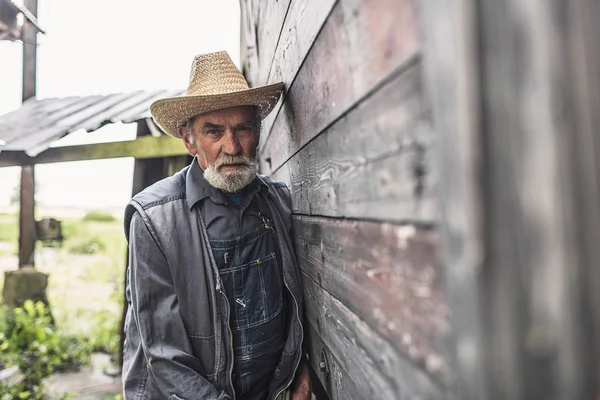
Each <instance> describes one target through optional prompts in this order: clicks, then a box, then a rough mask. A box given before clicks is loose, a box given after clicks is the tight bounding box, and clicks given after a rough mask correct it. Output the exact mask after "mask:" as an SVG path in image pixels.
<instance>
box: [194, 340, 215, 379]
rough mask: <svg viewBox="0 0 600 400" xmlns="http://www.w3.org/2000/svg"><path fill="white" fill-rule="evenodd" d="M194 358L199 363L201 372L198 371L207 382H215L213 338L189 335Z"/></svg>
mask: <svg viewBox="0 0 600 400" xmlns="http://www.w3.org/2000/svg"><path fill="white" fill-rule="evenodd" d="M188 337H189V339H190V343H191V345H192V351H193V353H194V356H195V357H196V358H197V359H198V360H199V361H200V368H201V370H200V371H198V372H199V373H200V374H201V375H202V376H203V377H205V378H206V379H207V380H208V381H209V382H211V383H213V382H214V380H215V376H216V372H215V370H214V369H215V336H214V335H212V336H198V335H189V334H188Z"/></svg>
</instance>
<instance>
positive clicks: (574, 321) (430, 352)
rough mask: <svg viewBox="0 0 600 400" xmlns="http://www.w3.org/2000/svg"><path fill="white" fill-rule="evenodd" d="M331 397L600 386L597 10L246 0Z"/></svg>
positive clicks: (318, 361) (320, 368)
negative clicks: (272, 89)
mask: <svg viewBox="0 0 600 400" xmlns="http://www.w3.org/2000/svg"><path fill="white" fill-rule="evenodd" d="M240 4H241V8H242V13H241V15H242V49H241V50H242V66H243V72H244V74H245V76H246V77H247V79H248V80H249V82H251V85H252V86H257V85H263V84H267V83H273V82H277V81H283V82H284V83H285V87H286V93H285V95H284V97H283V101H282V102H281V103H280V105H279V106H278V108H276V109H275V110H274V112H273V113H272V114H271V115H270V116H269V118H268V119H267V120H265V122H264V124H263V131H262V137H261V144H260V162H261V169H262V172H263V173H266V174H270V175H271V176H273V177H274V178H276V179H279V180H283V181H285V182H286V183H288V184H289V185H290V187H291V189H292V203H293V204H292V206H293V212H294V216H293V221H294V230H295V244H296V252H297V255H298V257H299V264H300V267H301V270H302V273H301V275H302V278H303V284H304V291H305V300H306V325H307V326H306V327H305V328H306V329H305V330H306V331H307V333H308V337H307V341H308V347H309V357H310V361H311V365H312V367H313V371H314V373H315V377H316V378H317V379H318V381H319V382H320V383H321V384H322V386H323V388H324V390H325V392H326V393H327V395H328V396H329V397H330V398H331V399H344V400H347V399H417V398H418V399H444V398H455V399H460V400H482V399H597V398H600V369H599V368H600V367H599V366H600V342H599V341H598V338H600V295H599V294H598V293H600V291H598V290H597V289H596V290H595V286H597V284H598V282H600V261H598V260H600V253H599V251H600V250H599V249H600V246H598V244H597V243H599V241H600V207H599V206H600V188H599V186H598V185H599V183H598V182H600V180H599V179H598V177H599V176H600V168H599V164H598V161H597V160H600V137H599V136H598V126H599V125H600V120H599V118H600V85H599V78H598V77H600V54H599V51H598V47H597V46H596V45H595V43H597V40H598V38H599V37H600V32H599V29H600V28H599V27H598V24H597V23H595V22H594V21H597V20H598V19H599V18H600V7H599V6H598V4H597V2H595V1H592V0H556V1H549V2H548V1H539V0H538V1H536V0H518V1H517V0H428V1H422V2H419V1H417V0H306V1H300V0H279V1H266V2H265V1H257V0H241V2H240Z"/></svg>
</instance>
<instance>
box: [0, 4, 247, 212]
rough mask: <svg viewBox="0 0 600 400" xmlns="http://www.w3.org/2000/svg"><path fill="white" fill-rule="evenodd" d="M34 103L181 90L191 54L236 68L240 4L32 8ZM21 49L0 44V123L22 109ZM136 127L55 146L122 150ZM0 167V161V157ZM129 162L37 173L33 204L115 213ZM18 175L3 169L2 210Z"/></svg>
mask: <svg viewBox="0 0 600 400" xmlns="http://www.w3.org/2000/svg"><path fill="white" fill-rule="evenodd" d="M38 1H39V9H38V11H39V13H38V15H39V22H40V25H41V26H42V28H44V29H45V30H46V32H47V33H46V35H41V34H40V35H39V36H38V41H39V47H38V86H37V97H38V98H47V97H62V96H69V95H89V94H104V93H114V92H123V91H130V90H137V89H162V88H164V89H177V88H185V87H186V86H187V78H188V76H189V69H190V65H191V62H192V60H193V58H194V56H195V55H196V54H200V53H205V52H210V51H217V50H227V51H228V52H229V54H230V55H231V58H232V59H233V61H234V62H235V63H236V64H237V65H238V66H239V47H240V44H239V40H240V28H239V19H240V15H239V3H238V0H218V1H215V0H170V1H169V2H165V1H160V0H86V1H82V0H38ZM21 57H22V45H21V44H20V43H16V42H15V43H12V42H7V41H0V115H1V114H4V113H6V112H9V111H11V110H14V109H16V108H18V107H19V105H20V102H21V74H22V72H21V68H22V60H21ZM134 136H135V125H133V124H131V125H121V124H115V125H108V126H106V127H104V128H102V129H100V130H98V131H96V132H94V133H91V134H90V133H85V132H76V133H73V134H72V135H69V137H67V138H65V139H63V140H61V141H60V142H59V143H58V145H66V144H82V143H91V142H99V141H106V140H128V139H132V138H133V137H134ZM0 157H2V154H1V153H0ZM132 174H133V160H132V159H115V160H99V161H84V162H76V163H61V164H53V165H40V166H37V167H36V181H37V182H38V183H39V188H38V189H39V190H38V191H37V194H36V195H37V197H36V198H37V200H38V202H40V203H42V204H45V205H48V206H81V205H85V206H86V207H91V208H102V207H121V206H124V205H125V204H126V202H127V200H128V199H129V197H130V195H131V179H132ZM18 182H19V168H0V206H1V205H6V204H8V202H9V198H10V194H11V193H12V191H13V188H14V187H15V186H16V185H17V184H18Z"/></svg>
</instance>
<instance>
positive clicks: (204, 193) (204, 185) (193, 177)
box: [185, 157, 269, 210]
mask: <svg viewBox="0 0 600 400" xmlns="http://www.w3.org/2000/svg"><path fill="white" fill-rule="evenodd" d="M268 188H269V187H268V186H267V184H266V182H265V181H264V180H263V179H261V178H260V177H259V176H258V175H257V176H256V178H254V180H253V181H252V182H250V184H249V185H248V186H246V187H245V188H244V194H245V195H254V194H255V193H257V192H258V191H261V192H263V193H264V192H265V191H267V190H268ZM185 195H186V200H187V205H188V207H189V209H190V210H191V209H192V207H194V205H195V204H196V203H198V202H199V201H201V200H204V199H205V198H207V197H208V198H210V200H211V201H212V202H213V203H215V204H225V205H228V204H230V201H229V200H228V199H227V196H226V194H225V193H224V192H222V191H220V190H219V189H216V188H214V187H212V186H211V185H210V184H209V183H208V181H207V180H206V179H204V171H203V170H202V168H200V164H198V159H197V157H194V159H193V161H192V165H191V166H190V168H189V169H188V171H187V174H186V177H185Z"/></svg>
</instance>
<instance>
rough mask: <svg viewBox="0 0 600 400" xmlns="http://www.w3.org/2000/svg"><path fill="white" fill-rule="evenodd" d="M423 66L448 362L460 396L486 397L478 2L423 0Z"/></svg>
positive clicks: (465, 399)
mask: <svg viewBox="0 0 600 400" xmlns="http://www.w3.org/2000/svg"><path fill="white" fill-rule="evenodd" d="M422 5H423V6H422V17H423V18H422V21H423V32H424V33H423V34H424V36H425V41H424V44H425V47H424V57H423V61H424V67H425V68H424V70H425V79H426V82H427V85H426V86H425V87H426V89H427V95H428V97H429V98H430V99H431V106H432V114H433V115H432V117H433V127H434V131H435V135H436V138H437V139H438V141H439V142H438V146H437V147H436V149H437V150H438V154H439V155H438V157H436V159H437V160H438V168H439V171H440V178H439V182H440V185H439V190H438V193H439V199H440V211H441V213H440V214H441V218H440V225H439V226H440V233H441V235H442V237H443V245H442V249H443V252H444V253H443V260H444V277H445V282H446V288H445V293H446V296H447V299H448V303H449V305H450V309H451V318H450V323H451V329H450V331H451V340H449V343H450V344H451V346H450V349H449V353H450V360H449V362H450V369H451V371H452V372H453V381H454V382H455V390H456V392H457V398H458V399H461V400H481V399H486V398H488V397H487V396H488V394H487V384H486V379H487V373H486V370H485V367H484V362H485V352H484V351H483V346H484V344H483V343H484V338H483V336H484V335H485V331H484V328H483V318H484V317H485V311H484V308H483V307H484V306H483V305H482V301H483V293H482V291H483V290H485V287H483V286H482V284H481V277H480V275H481V273H482V272H481V271H482V269H483V266H484V259H485V235H484V230H483V228H484V223H485V221H484V204H485V203H484V198H485V197H484V186H483V182H482V181H481V180H480V179H481V177H480V175H482V172H481V170H482V167H483V158H484V157H485V155H484V153H483V144H482V141H483V138H482V137H481V128H480V117H481V116H480V114H479V107H480V94H479V88H478V82H479V80H478V79H474V77H477V76H478V74H479V67H478V59H479V54H478V49H479V44H478V38H479V34H478V31H477V28H478V20H477V10H476V6H477V5H476V2H469V1H446V0H431V1H427V2H423V3H422Z"/></svg>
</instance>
